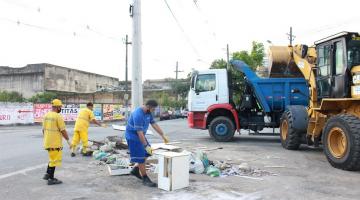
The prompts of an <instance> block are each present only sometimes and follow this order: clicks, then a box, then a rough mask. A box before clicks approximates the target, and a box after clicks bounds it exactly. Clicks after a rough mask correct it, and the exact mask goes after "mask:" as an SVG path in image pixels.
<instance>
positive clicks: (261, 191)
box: [0, 119, 360, 200]
mask: <svg viewBox="0 0 360 200" xmlns="http://www.w3.org/2000/svg"><path fill="white" fill-rule="evenodd" d="M159 124H160V126H161V127H162V128H163V129H164V130H165V132H166V133H167V134H168V135H169V137H170V139H171V140H172V141H178V142H181V144H179V146H181V147H183V148H184V149H187V150H190V151H196V150H197V149H201V148H203V147H207V148H209V149H211V148H216V147H222V148H223V149H219V150H214V151H210V152H209V153H208V157H209V159H210V160H213V161H216V160H222V161H224V160H229V161H231V162H233V163H237V164H242V163H247V164H248V165H250V166H251V167H253V168H258V169H262V170H266V171H268V172H271V174H272V175H269V176H263V177H260V178H256V179H250V178H246V177H235V176H232V177H218V178H211V177H209V176H206V175H196V174H191V175H190V187H188V188H186V189H181V190H178V191H174V192H165V191H161V190H159V189H153V188H147V187H144V186H142V184H141V182H139V181H138V180H136V179H135V178H134V177H131V176H117V177H110V176H108V174H107V171H106V169H105V167H104V166H99V165H96V164H94V160H93V159H92V158H84V157H81V156H77V157H75V158H71V157H70V156H69V150H68V149H67V148H65V150H64V156H63V166H62V167H60V168H59V169H57V170H56V176H57V177H58V178H60V179H61V180H63V181H64V183H63V184H62V185H58V186H48V185H46V182H44V181H43V180H41V177H42V175H43V174H44V172H45V169H46V162H47V153H46V151H44V150H43V149H42V133H41V127H40V126H20V127H0V137H1V140H0V199H11V200H17V199H19V200H23V199H36V200H38V199H44V200H45V199H46V200H48V199H142V200H143V199H162V200H163V199H176V200H179V199H337V200H339V199H359V198H360V190H359V189H358V187H359V183H360V173H359V172H348V171H342V170H338V169H335V168H333V167H331V166H330V165H329V163H328V162H327V160H326V157H325V156H324V154H323V152H322V149H310V148H307V147H302V148H301V149H300V150H299V151H288V150H284V149H283V148H282V147H281V145H280V141H279V137H278V136H248V135H241V136H239V135H236V137H235V139H234V140H233V141H231V142H227V143H218V142H215V141H213V140H212V139H211V138H210V137H209V135H208V133H207V131H201V130H194V129H189V128H188V127H187V124H186V120H181V119H179V120H171V121H161V122H159ZM67 130H68V131H69V132H70V133H71V132H72V126H68V129H67ZM121 134H122V132H120V131H116V130H113V129H112V128H111V127H109V128H101V127H90V129H89V138H90V139H96V140H102V139H104V138H105V137H106V136H109V135H121ZM149 140H150V142H160V141H161V140H160V138H159V137H157V136H156V135H153V136H149ZM150 176H151V177H152V179H154V180H155V181H156V175H155V174H150Z"/></svg>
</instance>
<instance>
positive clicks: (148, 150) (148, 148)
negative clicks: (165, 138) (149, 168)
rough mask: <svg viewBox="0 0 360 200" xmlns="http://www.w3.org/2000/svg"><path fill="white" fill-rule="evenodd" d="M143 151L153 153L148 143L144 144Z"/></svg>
mask: <svg viewBox="0 0 360 200" xmlns="http://www.w3.org/2000/svg"><path fill="white" fill-rule="evenodd" d="M145 151H146V152H147V153H148V154H149V155H153V149H152V148H151V146H150V145H146V146H145Z"/></svg>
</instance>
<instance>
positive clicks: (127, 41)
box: [124, 35, 131, 121]
mask: <svg viewBox="0 0 360 200" xmlns="http://www.w3.org/2000/svg"><path fill="white" fill-rule="evenodd" d="M129 44H131V42H129V39H128V35H126V39H125V46H126V47H125V48H126V51H125V95H124V99H125V109H126V110H125V120H126V121H127V118H128V117H129V116H128V113H129V110H128V106H129V88H128V45H129Z"/></svg>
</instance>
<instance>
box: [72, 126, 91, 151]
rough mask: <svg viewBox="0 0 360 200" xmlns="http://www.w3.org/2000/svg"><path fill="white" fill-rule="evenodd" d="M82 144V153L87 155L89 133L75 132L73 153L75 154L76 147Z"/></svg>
mask: <svg viewBox="0 0 360 200" xmlns="http://www.w3.org/2000/svg"><path fill="white" fill-rule="evenodd" d="M80 140H81V143H82V147H83V149H82V152H83V153H86V152H87V147H88V131H87V130H86V131H78V130H75V131H74V135H73V138H72V141H71V145H72V148H71V150H72V152H75V149H76V146H77V145H78V144H79V143H80Z"/></svg>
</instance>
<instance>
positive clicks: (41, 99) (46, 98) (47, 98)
mask: <svg viewBox="0 0 360 200" xmlns="http://www.w3.org/2000/svg"><path fill="white" fill-rule="evenodd" d="M56 98H57V94H56V93H54V92H41V93H38V94H36V95H34V96H32V97H31V98H30V99H29V101H30V102H33V103H49V102H51V100H53V99H56Z"/></svg>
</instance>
